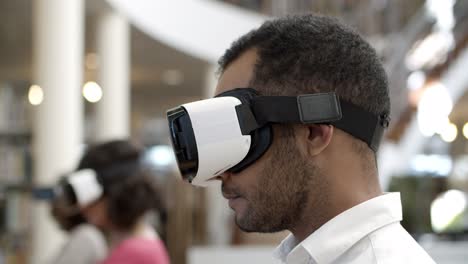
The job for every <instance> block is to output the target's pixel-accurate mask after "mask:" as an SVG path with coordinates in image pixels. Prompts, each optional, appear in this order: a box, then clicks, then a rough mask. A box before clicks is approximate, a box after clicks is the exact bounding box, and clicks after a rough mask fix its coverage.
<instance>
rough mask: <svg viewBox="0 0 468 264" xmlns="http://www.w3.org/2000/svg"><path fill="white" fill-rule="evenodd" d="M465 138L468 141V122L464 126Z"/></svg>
mask: <svg viewBox="0 0 468 264" xmlns="http://www.w3.org/2000/svg"><path fill="white" fill-rule="evenodd" d="M463 136H465V138H466V139H468V122H466V123H465V125H464V126H463Z"/></svg>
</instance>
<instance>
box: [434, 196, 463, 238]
mask: <svg viewBox="0 0 468 264" xmlns="http://www.w3.org/2000/svg"><path fill="white" fill-rule="evenodd" d="M466 209H467V198H466V194H465V193H464V192H462V191H459V190H448V191H446V192H444V193H442V194H440V195H439V196H438V197H437V198H436V199H435V200H434V201H433V202H432V204H431V224H432V229H433V230H434V231H435V232H439V233H440V232H450V231H457V230H458V229H462V228H463V227H462V226H461V225H463V214H464V212H465V211H466Z"/></svg>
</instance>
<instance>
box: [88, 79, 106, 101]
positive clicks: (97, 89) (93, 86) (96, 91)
mask: <svg viewBox="0 0 468 264" xmlns="http://www.w3.org/2000/svg"><path fill="white" fill-rule="evenodd" d="M83 96H84V98H85V99H86V100H87V101H88V102H90V103H97V102H99V100H101V98H102V88H101V86H99V84H97V83H96V82H87V83H85V85H84V86H83Z"/></svg>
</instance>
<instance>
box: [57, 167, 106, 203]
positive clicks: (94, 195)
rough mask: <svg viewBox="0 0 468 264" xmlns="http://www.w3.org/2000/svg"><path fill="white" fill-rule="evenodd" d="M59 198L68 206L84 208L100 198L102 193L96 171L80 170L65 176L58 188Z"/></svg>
mask: <svg viewBox="0 0 468 264" xmlns="http://www.w3.org/2000/svg"><path fill="white" fill-rule="evenodd" d="M59 189H60V190H59V192H60V194H59V196H61V197H63V199H66V200H67V201H66V202H67V203H68V204H70V205H74V206H78V207H86V206H88V205H90V204H92V203H93V202H95V201H97V200H98V199H99V198H101V196H102V194H103V193H104V190H103V187H102V185H101V183H100V182H99V179H98V175H97V173H96V171H94V170H92V169H82V170H79V171H75V172H73V173H71V174H69V175H67V176H66V178H65V180H64V182H62V184H61V185H60V186H59Z"/></svg>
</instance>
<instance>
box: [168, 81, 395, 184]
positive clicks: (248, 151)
mask: <svg viewBox="0 0 468 264" xmlns="http://www.w3.org/2000/svg"><path fill="white" fill-rule="evenodd" d="M167 118H168V122H169V130H170V136H171V141H172V145H173V148H174V152H175V156H176V158H177V163H178V167H179V170H180V172H181V174H182V178H183V179H184V180H185V181H188V182H190V183H191V184H193V185H197V186H207V185H208V184H209V181H210V180H212V179H213V178H214V177H216V176H218V175H220V174H222V173H223V172H225V171H230V172H233V173H237V172H240V171H241V170H243V169H245V168H246V167H248V166H249V165H251V164H252V163H254V162H255V161H256V160H258V159H259V158H260V157H261V156H262V155H263V154H264V153H265V152H266V151H267V149H268V148H269V146H270V145H271V143H272V140H273V134H272V128H271V124H275V123H277V124H278V123H279V124H331V125H333V126H335V127H337V128H339V129H341V130H343V131H346V132H347V133H349V134H351V135H352V136H354V137H356V138H358V139H360V140H362V141H364V142H366V143H367V144H368V145H369V147H370V148H371V149H373V150H374V151H377V149H378V146H379V144H380V139H381V138H382V134H383V131H384V129H385V128H386V127H388V123H389V121H388V117H387V116H386V115H385V116H375V115H373V114H371V113H369V112H367V111H365V110H363V109H361V108H359V107H357V106H355V105H353V104H351V103H349V102H346V101H342V100H339V98H338V96H337V95H336V94H335V93H334V92H330V93H317V94H306V95H299V96H259V95H258V93H257V92H256V91H255V90H254V89H251V88H238V89H234V90H231V91H227V92H225V93H221V94H219V95H218V96H216V97H215V98H212V99H206V100H201V101H196V102H192V103H188V104H184V105H181V106H179V107H176V108H173V109H171V110H169V111H168V112H167Z"/></svg>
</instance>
